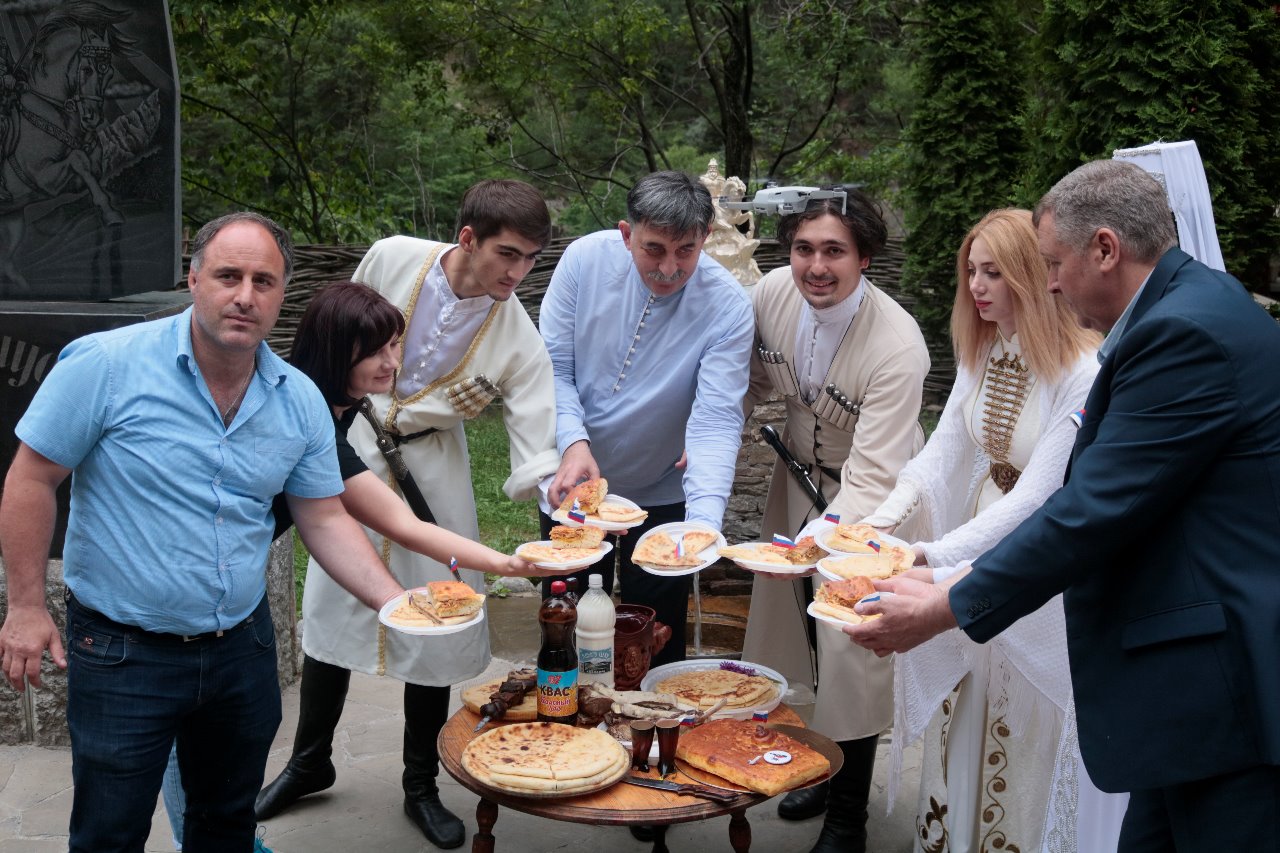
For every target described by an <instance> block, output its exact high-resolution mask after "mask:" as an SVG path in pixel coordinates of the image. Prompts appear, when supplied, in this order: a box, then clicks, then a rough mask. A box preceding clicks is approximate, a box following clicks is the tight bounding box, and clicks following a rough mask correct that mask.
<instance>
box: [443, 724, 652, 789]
mask: <svg viewBox="0 0 1280 853" xmlns="http://www.w3.org/2000/svg"><path fill="white" fill-rule="evenodd" d="M462 766H463V768H464V769H465V770H466V771H467V772H468V773H470V774H471V775H472V777H474V778H475V779H476V781H478V782H480V783H481V784H482V785H487V786H488V787H490V788H494V789H496V790H499V791H506V792H508V793H512V794H524V795H526V796H531V797H545V796H562V797H569V796H574V795H575V794H585V793H589V792H591V791H598V790H600V789H602V788H606V787H608V786H609V785H612V784H613V783H614V782H617V781H618V780H619V779H621V778H622V777H623V776H624V775H626V772H627V770H628V768H629V767H630V766H631V757H630V756H629V755H628V754H627V751H626V750H625V749H623V748H622V745H621V744H619V743H618V742H617V741H616V740H614V739H613V738H612V737H610V736H609V735H608V734H607V733H606V732H603V731H601V730H599V729H579V728H574V727H573V726H566V725H564V724H563V723H513V724H512V725H509V726H500V727H498V728H496V729H493V730H492V731H488V732H485V733H484V734H482V735H480V736H479V737H477V738H476V739H475V740H473V741H471V743H469V744H467V746H466V748H465V749H464V750H463V751H462Z"/></svg>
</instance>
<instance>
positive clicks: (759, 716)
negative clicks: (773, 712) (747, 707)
mask: <svg viewBox="0 0 1280 853" xmlns="http://www.w3.org/2000/svg"><path fill="white" fill-rule="evenodd" d="M751 719H753V720H755V721H756V722H757V723H764V722H768V720H769V714H768V713H767V712H765V711H756V712H755V713H754V714H752V715H751Z"/></svg>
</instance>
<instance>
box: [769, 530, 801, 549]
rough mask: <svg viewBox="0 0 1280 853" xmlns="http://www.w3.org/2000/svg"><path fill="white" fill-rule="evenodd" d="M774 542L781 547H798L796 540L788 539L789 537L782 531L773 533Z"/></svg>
mask: <svg viewBox="0 0 1280 853" xmlns="http://www.w3.org/2000/svg"><path fill="white" fill-rule="evenodd" d="M773 544H774V545H777V546H778V547H779V548H794V547H796V543H795V541H794V540H791V539H788V538H787V537H785V536H783V535H782V534H781V533H775V534H773Z"/></svg>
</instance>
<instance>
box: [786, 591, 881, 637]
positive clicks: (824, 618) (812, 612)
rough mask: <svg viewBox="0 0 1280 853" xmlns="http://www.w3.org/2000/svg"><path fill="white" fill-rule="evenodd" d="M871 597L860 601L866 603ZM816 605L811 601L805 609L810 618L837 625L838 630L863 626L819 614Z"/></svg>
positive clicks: (858, 623)
mask: <svg viewBox="0 0 1280 853" xmlns="http://www.w3.org/2000/svg"><path fill="white" fill-rule="evenodd" d="M875 594H876V595H883V596H888V595H893V593H891V592H877V593H875ZM870 597H871V596H869V595H868V596H866V597H865V598H862V599H859V601H866V600H867V598H870ZM816 603H817V602H815V601H810V602H809V606H808V607H807V608H806V609H805V612H806V613H808V614H809V615H810V616H812V617H813V618H814V619H817V620H818V621H819V622H829V623H830V624H832V625H835V626H836V627H837V628H843V627H844V626H845V625H861V624H863V623H862V622H846V621H844V620H843V619H837V618H836V617H835V616H831V615H829V614H827V613H819V612H818V611H816V610H814V609H813V605H814V604H816Z"/></svg>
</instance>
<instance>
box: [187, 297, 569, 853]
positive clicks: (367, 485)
mask: <svg viewBox="0 0 1280 853" xmlns="http://www.w3.org/2000/svg"><path fill="white" fill-rule="evenodd" d="M404 330H405V322H404V316H403V315H402V314H401V313H400V311H399V309H397V308H396V307H395V306H394V305H392V304H391V303H390V302H388V301H387V300H386V299H385V298H383V297H382V295H381V294H379V293H378V292H377V291H375V290H374V289H373V288H371V287H367V286H366V285H363V284H359V283H356V282H351V281H346V282H339V283H334V284H330V285H328V286H327V287H325V288H324V289H323V290H321V291H320V292H319V293H317V294H316V295H315V296H314V297H313V298H312V300H311V302H310V304H309V305H308V306H307V310H306V312H305V313H304V314H303V315H302V319H301V321H299V323H298V331H297V333H296V334H295V336H294V339H293V349H292V351H291V352H290V355H289V361H290V362H291V363H292V364H293V365H294V366H295V367H297V368H298V369H299V370H301V371H302V372H303V373H305V374H307V376H309V377H310V378H311V380H312V381H313V382H315V384H316V386H317V387H318V388H319V389H320V392H321V393H322V394H323V395H324V398H325V401H326V402H327V403H328V404H329V406H330V408H331V409H332V411H333V420H334V430H335V433H336V435H335V438H336V441H337V451H338V468H339V471H340V472H341V474H342V479H343V483H344V485H345V487H346V488H345V491H343V493H342V505H343V507H344V508H345V509H346V510H347V512H348V513H350V515H351V516H352V517H353V518H354V519H355V520H356V521H358V522H360V523H361V524H363V525H364V526H365V527H368V528H369V529H370V530H373V531H374V532H376V533H378V534H380V535H382V536H384V537H386V538H387V539H390V540H391V541H393V542H396V543H398V544H399V545H401V546H402V547H404V548H407V549H409V550H412V551H417V552H419V553H421V554H425V555H427V556H428V557H430V558H431V559H433V560H437V561H439V562H441V563H445V564H448V562H449V560H450V558H456V559H457V561H458V563H459V565H461V566H465V567H467V568H472V569H476V570H479V571H484V572H490V573H493V574H497V575H507V576H513V575H518V576H521V577H527V576H536V575H542V574H546V572H545V571H544V570H542V569H539V568H537V567H535V566H533V565H532V564H530V563H526V562H525V561H524V560H521V559H520V558H518V557H509V556H507V555H505V554H501V553H499V552H498V551H495V550H493V549H492V548H489V547H486V546H484V545H481V544H480V543H478V542H473V541H472V540H470V539H467V538H466V537H464V536H460V535H458V534H456V533H454V532H452V531H449V530H446V529H444V528H442V527H438V526H436V525H435V524H429V523H427V522H424V521H422V520H420V519H419V518H418V517H417V516H416V515H414V513H413V511H412V510H410V508H409V506H408V505H407V504H406V503H405V501H404V500H403V499H402V498H401V497H400V495H398V494H396V493H395V492H394V491H392V490H391V488H390V487H389V486H388V485H387V484H386V483H384V482H383V481H382V480H381V479H380V478H379V477H378V476H377V475H375V474H374V473H373V472H371V471H370V470H369V469H368V467H367V466H366V465H365V464H364V462H363V461H362V460H361V459H360V456H359V454H357V453H356V451H355V450H354V449H353V448H352V447H351V445H350V443H349V442H348V441H347V431H348V430H349V429H350V427H351V424H352V423H353V421H354V420H355V418H356V416H357V415H358V414H359V408H358V404H359V401H360V398H361V397H363V396H365V395H366V394H372V393H378V392H386V391H388V390H389V389H390V388H391V386H392V383H394V382H395V376H396V368H397V366H398V365H399V363H400V339H401V337H402V336H403V334H404ZM281 497H283V495H282V496H281ZM273 511H274V512H275V514H276V535H279V534H280V533H282V532H284V530H286V529H287V528H288V527H289V526H290V525H291V524H292V520H291V518H290V517H289V513H288V507H287V506H286V504H285V502H284V501H283V500H280V499H277V500H276V502H275V504H274V506H273ZM305 594H306V593H305V592H304V595H305ZM335 627H336V626H325V625H317V626H309V629H310V630H331V629H334V628H335ZM424 642H429V640H424ZM350 681H351V671H350V670H349V669H345V668H343V667H341V666H337V665H335V664H332V663H326V662H324V661H320V660H316V659H315V658H312V657H311V656H310V655H306V656H304V657H303V664H302V686H301V704H300V707H299V710H298V730H297V732H296V734H295V735H294V740H293V753H292V755H291V756H290V757H289V763H288V764H287V765H286V766H285V768H284V770H283V771H282V772H281V773H280V775H279V776H278V777H277V778H276V779H275V781H273V782H271V783H270V784H269V785H266V786H265V787H264V788H263V789H262V791H261V792H260V793H259V794H258V799H257V803H256V806H255V810H256V813H257V817H258V819H259V820H266V819H267V818H270V817H272V816H274V815H276V814H278V813H279V812H281V811H283V810H284V809H285V808H287V807H288V806H289V805H291V804H292V803H293V802H294V801H296V800H297V799H298V798H299V797H302V796H305V795H307V794H312V793H315V792H316V791H322V790H324V789H326V788H328V787H330V786H331V785H333V783H334V780H335V778H336V771H335V770H334V766H333V762H332V761H331V760H330V756H331V755H332V751H333V734H334V730H335V729H336V728H337V725H338V719H339V717H340V716H341V715H342V706H343V703H344V702H345V700H346V696H347V687H348V685H349V684H350ZM404 703H405V749H404V759H405V773H404V777H405V785H406V797H405V810H406V812H408V813H409V816H410V818H412V819H413V820H414V822H415V823H417V824H419V825H422V824H425V825H426V827H428V828H429V830H430V832H429V833H428V838H429V839H430V840H431V841H432V843H434V844H435V845H436V846H438V847H446V848H447V847H457V846H459V845H461V844H462V842H463V841H464V840H465V831H464V829H463V825H462V822H461V821H460V820H459V819H458V818H457V817H456V816H455V815H454V814H452V813H451V812H450V811H449V810H448V809H446V808H445V806H444V805H443V804H442V803H441V802H440V796H439V793H438V791H437V789H436V785H435V777H436V774H437V773H438V771H439V758H438V755H437V753H436V748H435V747H436V737H437V735H438V734H439V733H440V728H441V726H443V724H444V721H445V719H446V716H445V714H446V713H447V710H448V703H449V688H448V687H447V686H444V687H433V686H424V685H418V684H411V683H408V682H406V683H405V696H404ZM410 782H412V788H413V790H412V792H410V791H409V787H410ZM172 787H173V786H170V785H166V786H165V790H166V792H168V791H169V790H170V789H171V788H172ZM169 805H170V802H169V799H168V798H167V797H166V807H168V806H169ZM172 805H173V810H171V811H170V815H171V816H173V815H174V811H176V812H177V814H178V815H180V814H181V805H180V804H178V803H176V802H175V803H173V804H172ZM175 835H176V836H177V837H178V838H181V833H180V832H175Z"/></svg>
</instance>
